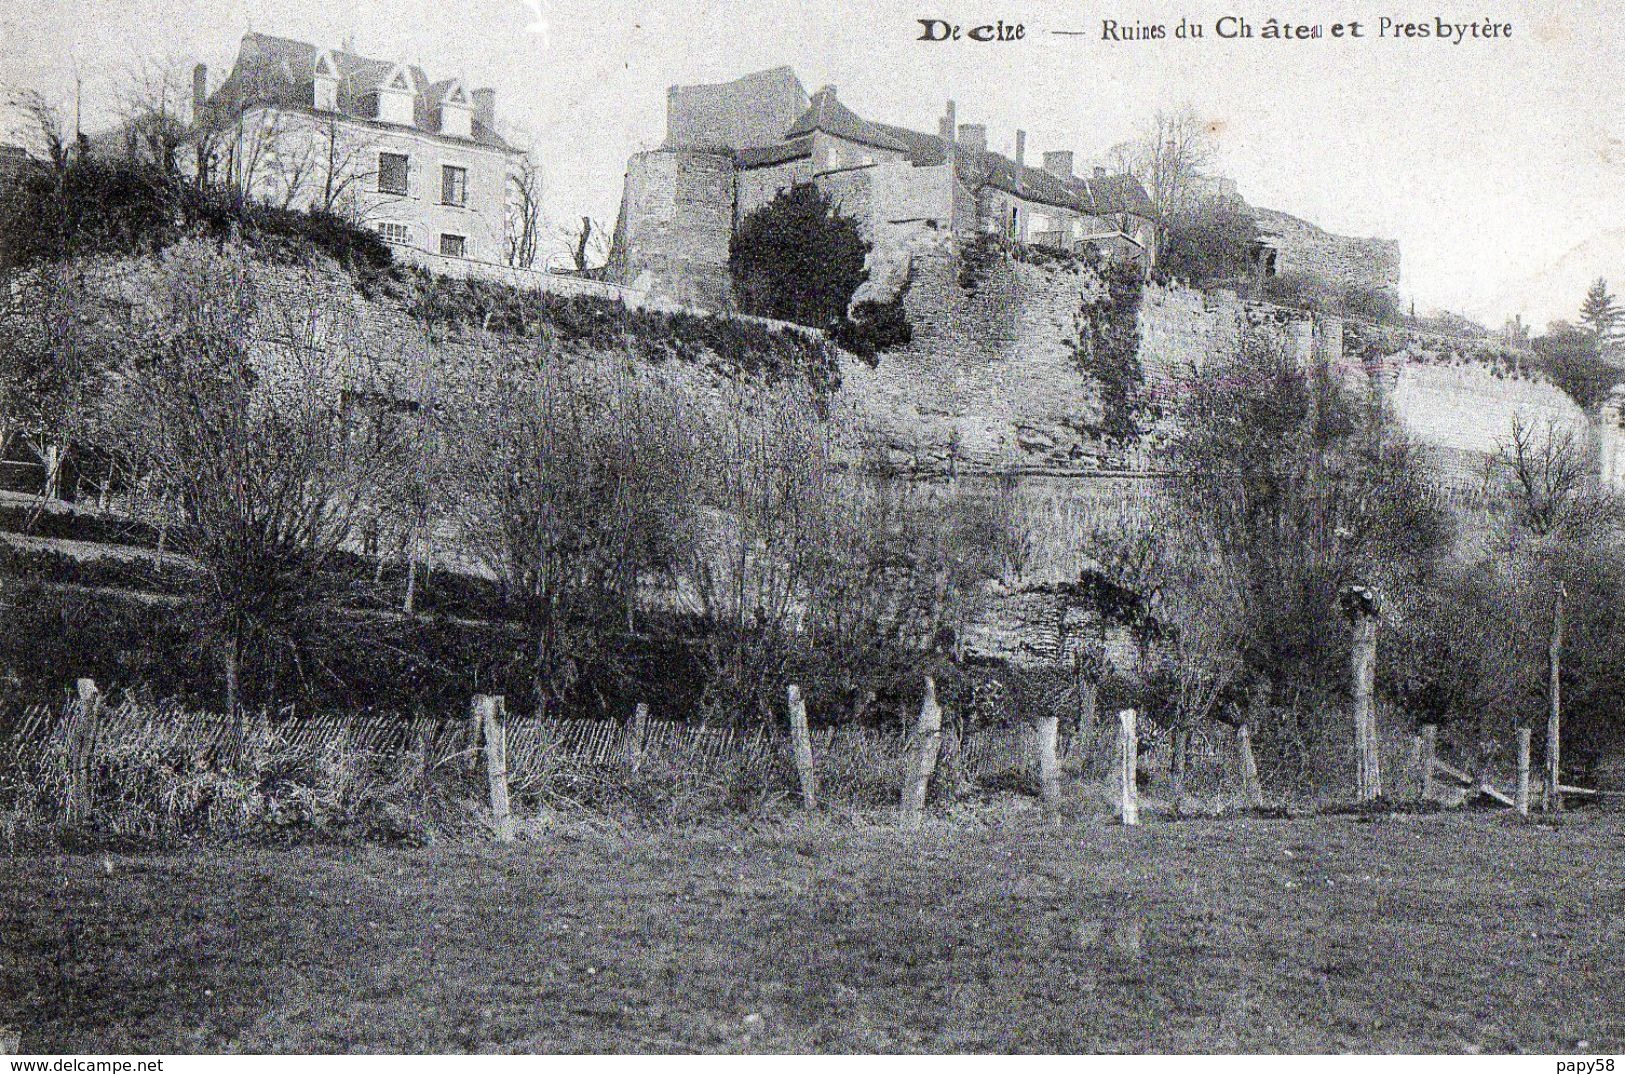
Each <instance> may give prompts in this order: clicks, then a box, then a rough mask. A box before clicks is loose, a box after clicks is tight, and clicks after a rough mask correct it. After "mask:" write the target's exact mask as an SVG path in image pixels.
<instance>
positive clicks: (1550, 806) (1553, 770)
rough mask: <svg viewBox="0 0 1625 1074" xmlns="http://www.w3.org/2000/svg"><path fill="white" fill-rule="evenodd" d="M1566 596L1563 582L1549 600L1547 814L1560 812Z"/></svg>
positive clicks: (1561, 797)
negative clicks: (1562, 679)
mask: <svg viewBox="0 0 1625 1074" xmlns="http://www.w3.org/2000/svg"><path fill="white" fill-rule="evenodd" d="M1567 597H1568V594H1567V593H1566V592H1565V591H1564V589H1563V583H1561V582H1559V583H1558V584H1557V593H1556V594H1555V597H1554V599H1553V601H1552V641H1551V645H1550V646H1549V647H1548V649H1547V653H1546V655H1547V664H1548V669H1549V672H1550V681H1549V682H1548V684H1547V694H1548V695H1549V700H1550V702H1551V707H1550V709H1549V710H1548V711H1547V713H1546V786H1545V787H1544V788H1543V791H1542V795H1541V798H1542V801H1541V804H1542V806H1543V807H1544V808H1545V809H1546V810H1547V811H1549V812H1553V813H1559V812H1562V810H1563V794H1562V790H1561V788H1560V786H1559V783H1558V777H1559V776H1560V775H1561V772H1562V763H1561V759H1562V749H1561V743H1562V715H1563V688H1562V683H1561V673H1562V670H1563V612H1564V604H1565V603H1566V602H1567Z"/></svg>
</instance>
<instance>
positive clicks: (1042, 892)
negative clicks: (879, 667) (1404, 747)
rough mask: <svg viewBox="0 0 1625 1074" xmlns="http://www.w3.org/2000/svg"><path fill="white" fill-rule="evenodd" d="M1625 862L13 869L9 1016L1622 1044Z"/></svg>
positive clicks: (181, 1038)
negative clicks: (1136, 932) (1124, 928)
mask: <svg viewBox="0 0 1625 1074" xmlns="http://www.w3.org/2000/svg"><path fill="white" fill-rule="evenodd" d="M1622 849H1625V817H1621V816H1620V815H1618V814H1615V815H1612V816H1608V815H1596V814H1593V815H1591V816H1586V817H1580V816H1573V817H1571V818H1569V820H1568V822H1567V823H1565V824H1564V826H1563V827H1562V828H1560V829H1558V830H1555V831H1554V830H1550V829H1543V828H1537V827H1532V826H1519V825H1515V824H1512V823H1509V822H1508V820H1507V818H1505V817H1503V816H1491V815H1482V814H1480V815H1455V816H1426V817H1408V818H1391V819H1390V818H1380V819H1377V820H1373V821H1369V822H1365V821H1360V820H1356V819H1355V818H1351V817H1336V818H1319V819H1313V820H1298V821H1266V820H1239V821H1238V820H1232V821H1225V822H1196V823H1184V824H1164V825H1153V826H1149V827H1146V828H1142V829H1139V830H1132V831H1131V830H1124V829H1121V828H1115V827H1109V826H1105V825H1103V824H1096V825H1093V826H1087V827H1080V826H1068V827H1067V828H1064V829H1052V828H1045V827H1042V826H1041V825H1040V824H1039V822H1037V821H1036V819H1034V820H1010V821H1008V822H1004V823H1001V824H997V825H994V826H991V827H987V828H984V829H979V830H970V831H967V830H965V829H963V828H961V829H958V830H950V829H949V828H947V827H945V826H939V827H935V828H928V829H927V831H926V832H924V833H923V834H921V835H919V836H917V837H913V838H910V837H906V836H903V835H901V834H899V833H896V832H892V831H888V830H872V831H853V830H850V829H835V828H832V827H829V826H827V825H825V824H823V823H822V822H818V821H813V822H808V823H807V824H806V825H804V826H803V825H790V826H786V827H782V828H776V829H773V830H771V831H766V832H747V831H737V832H727V831H713V832H707V833H699V834H694V833H687V834H669V835H653V836H650V835H640V836H637V837H635V838H624V839H623V838H618V837H614V836H605V835H596V834H595V835H588V836H582V837H579V838H568V837H562V836H561V837H559V838H555V839H552V840H549V841H548V842H547V843H545V844H535V845H522V846H520V847H518V848H516V849H513V850H511V851H509V852H503V851H500V850H498V849H496V848H476V849H467V848H450V847H439V848H432V849H429V850H424V851H413V852H402V851H390V850H382V849H363V850H352V851H338V850H297V851H253V850H243V851H229V852H220V853H204V852H199V853H196V854H188V855H179V856H151V857H144V856H134V857H114V858H111V859H104V858H102V857H100V856H80V857H74V856H49V857H22V856H19V857H14V858H12V859H10V860H7V861H5V862H4V863H3V866H0V877H3V878H0V951H3V952H4V953H5V956H6V957H5V958H4V959H0V1021H11V1022H14V1023H16V1024H18V1025H20V1026H21V1027H22V1032H23V1049H24V1050H25V1051H55V1050H64V1051H66V1050H94V1051H126V1050H133V1051H142V1050H160V1051H213V1050H245V1051H279V1050H306V1049H309V1050H316V1051H346V1050H463V1049H477V1050H503V1051H510V1050H517V1051H530V1050H593V1049H603V1050H655V1051H684V1050H720V1051H729V1050H746V1051H757V1050H866V1051H867V1050H916V1049H921V1050H947V1049H951V1050H1067V1051H1071V1050H1107V1051H1119V1050H1124V1051H1141V1050H1153V1051H1162V1050H1169V1051H1187V1050H1263V1051H1325V1050H1339V1049H1349V1050H1449V1051H1460V1050H1477V1049H1482V1050H1485V1051H1496V1052H1500V1051H1518V1050H1534V1051H1556V1052H1568V1051H1573V1050H1575V1049H1576V1048H1577V1047H1579V1042H1580V1041H1586V1042H1588V1044H1589V1047H1590V1049H1592V1050H1609V1049H1612V1050H1616V1051H1617V1050H1619V1049H1620V1048H1622V1047H1625V1000H1622V998H1621V993H1620V991H1619V988H1618V985H1619V978H1618V971H1619V967H1620V966H1621V965H1625V930H1622V922H1625V855H1622V854H1621V850H1622ZM1124 920H1129V921H1138V922H1139V923H1140V924H1141V926H1142V930H1143V931H1142V935H1143V944H1142V948H1141V953H1140V954H1139V956H1138V957H1134V956H1132V955H1130V954H1128V953H1127V952H1125V951H1124V950H1122V949H1120V948H1118V949H1114V946H1113V945H1112V944H1111V943H1110V942H1102V940H1101V939H1100V936H1101V925H1102V923H1103V922H1104V923H1105V925H1106V927H1105V931H1104V935H1105V936H1106V937H1108V938H1109V937H1110V936H1112V935H1113V934H1114V932H1115V931H1116V930H1115V929H1114V928H1113V926H1112V923H1113V922H1120V921H1124Z"/></svg>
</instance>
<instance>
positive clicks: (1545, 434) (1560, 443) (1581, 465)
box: [1494, 415, 1616, 541]
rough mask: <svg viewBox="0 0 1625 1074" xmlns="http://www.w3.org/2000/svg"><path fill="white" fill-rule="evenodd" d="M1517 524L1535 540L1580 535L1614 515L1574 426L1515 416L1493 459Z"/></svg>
mask: <svg viewBox="0 0 1625 1074" xmlns="http://www.w3.org/2000/svg"><path fill="white" fill-rule="evenodd" d="M1494 466H1495V468H1497V469H1499V470H1500V471H1501V473H1502V476H1503V478H1504V480H1505V483H1506V486H1507V494H1508V498H1509V501H1510V502H1511V504H1512V507H1513V510H1514V511H1515V513H1516V516H1517V520H1518V522H1519V523H1520V524H1521V525H1522V526H1523V527H1524V528H1525V529H1526V530H1527V531H1528V532H1529V533H1530V534H1531V535H1532V536H1534V537H1535V538H1536V539H1537V540H1539V541H1548V540H1551V539H1554V538H1563V537H1582V536H1585V535H1586V534H1587V533H1590V532H1593V531H1595V530H1596V528H1597V527H1598V526H1599V525H1601V524H1605V523H1606V522H1608V521H1610V520H1611V519H1612V518H1613V517H1615V511H1616V506H1615V502H1614V500H1613V498H1612V497H1610V496H1607V495H1605V494H1603V493H1602V492H1601V490H1600V489H1599V488H1598V487H1597V473H1596V465H1595V460H1594V458H1593V457H1592V452H1591V451H1590V449H1589V447H1588V446H1587V445H1586V443H1585V442H1584V441H1583V440H1582V439H1581V437H1580V436H1579V435H1577V433H1576V432H1575V430H1574V429H1572V428H1570V427H1568V426H1566V425H1558V424H1556V423H1554V422H1545V423H1537V424H1530V423H1528V422H1526V421H1524V419H1523V418H1522V417H1521V416H1516V415H1515V416H1514V417H1513V419H1512V427H1511V430H1510V432H1509V434H1508V436H1507V439H1506V441H1505V442H1504V443H1503V444H1502V445H1501V447H1500V449H1499V450H1498V452H1497V453H1496V457H1495V459H1494Z"/></svg>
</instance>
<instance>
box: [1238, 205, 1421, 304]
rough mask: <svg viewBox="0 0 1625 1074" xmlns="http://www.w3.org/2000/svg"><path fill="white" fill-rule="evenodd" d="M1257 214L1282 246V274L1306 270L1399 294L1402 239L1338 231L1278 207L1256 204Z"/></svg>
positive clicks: (1353, 286)
mask: <svg viewBox="0 0 1625 1074" xmlns="http://www.w3.org/2000/svg"><path fill="white" fill-rule="evenodd" d="M1254 217H1255V218H1256V219H1257V221H1258V227H1259V230H1260V232H1262V233H1265V235H1266V237H1267V241H1268V242H1269V244H1270V245H1271V246H1273V247H1274V248H1275V250H1276V257H1275V271H1276V272H1277V273H1278V274H1281V275H1285V274H1287V273H1302V274H1304V275H1306V276H1312V277H1314V278H1316V279H1319V280H1324V281H1326V282H1328V283H1333V284H1336V285H1338V286H1340V287H1342V288H1344V289H1347V290H1370V291H1381V292H1383V293H1384V294H1387V295H1389V296H1390V297H1392V298H1395V299H1397V298H1398V297H1399V243H1397V242H1395V241H1393V240H1391V239H1363V238H1355V237H1352V236H1348V235H1334V234H1332V233H1331V232H1329V231H1324V230H1322V229H1321V228H1318V227H1316V226H1315V225H1314V224H1311V223H1309V221H1307V220H1300V219H1298V218H1297V217H1295V216H1292V215H1289V214H1287V213H1282V212H1276V211H1275V210H1273V209H1256V210H1254Z"/></svg>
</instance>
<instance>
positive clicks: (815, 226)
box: [728, 183, 869, 328]
mask: <svg viewBox="0 0 1625 1074" xmlns="http://www.w3.org/2000/svg"><path fill="white" fill-rule="evenodd" d="M868 252H869V247H868V244H867V243H865V242H864V241H863V237H862V235H860V234H859V233H858V225H857V222H856V221H854V220H852V219H851V218H850V217H847V216H843V215H842V214H841V212H840V211H839V206H838V205H837V204H836V203H835V201H834V199H832V198H831V197H829V195H827V194H825V193H824V192H823V191H821V190H819V189H818V187H816V186H814V185H813V184H811V183H797V184H796V185H794V186H792V187H790V189H788V190H786V191H783V192H782V193H780V194H779V196H778V197H776V198H774V199H773V200H772V201H770V202H768V203H767V204H766V205H764V206H762V207H761V208H760V209H757V210H756V211H755V212H752V213H750V214H749V215H748V216H746V217H745V219H744V220H742V221H741V222H740V224H739V227H738V229H737V230H736V231H735V232H734V236H733V239H732V240H731V241H730V242H729V244H728V269H729V272H730V273H731V275H732V276H733V283H734V297H735V298H736V299H737V301H738V302H739V308H740V309H741V310H743V311H744V312H746V313H751V314H755V315H756V316H759V317H772V318H775V319H777V320H781V321H794V322H795V323H797V324H804V325H807V326H808V327H811V328H828V327H829V326H831V325H833V324H835V323H836V322H838V321H840V320H842V319H844V318H845V316H846V306H847V303H848V302H850V301H851V299H852V293H853V292H854V291H856V290H857V289H858V285H859V284H860V283H862V282H863V281H864V279H865V277H866V275H867V274H866V273H865V271H864V257H865V256H866V255H867V254H868Z"/></svg>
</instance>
